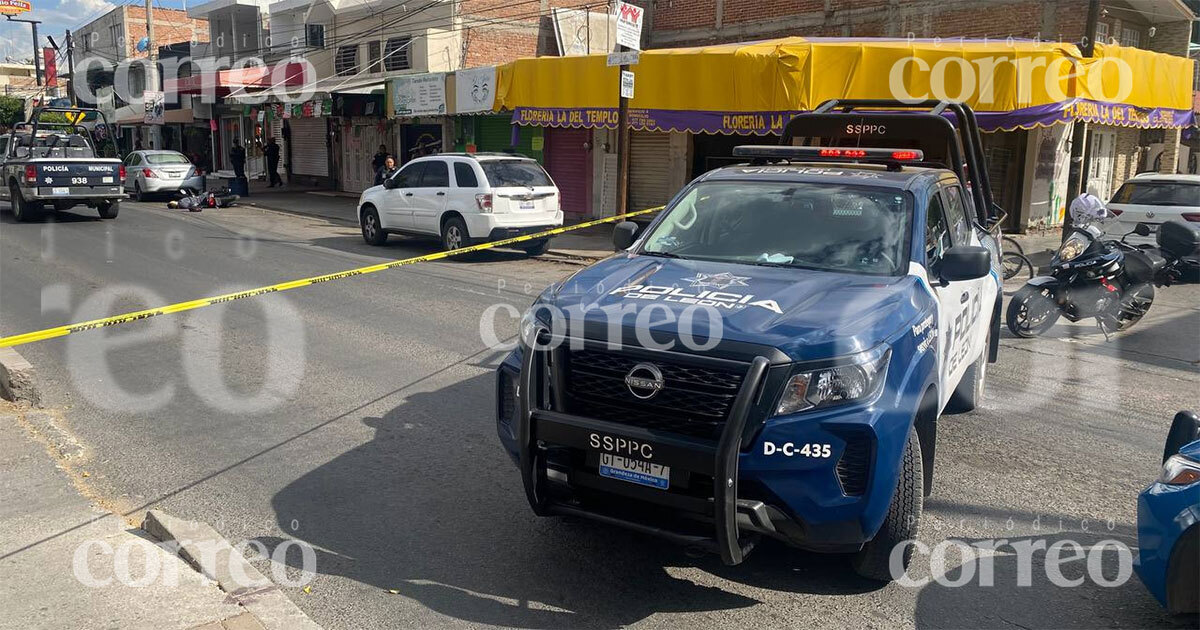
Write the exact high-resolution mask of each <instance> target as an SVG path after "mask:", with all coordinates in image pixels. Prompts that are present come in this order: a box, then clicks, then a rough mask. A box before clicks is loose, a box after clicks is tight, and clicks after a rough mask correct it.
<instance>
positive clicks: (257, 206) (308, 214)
mask: <svg viewBox="0 0 1200 630" xmlns="http://www.w3.org/2000/svg"><path fill="white" fill-rule="evenodd" d="M238 205H241V206H245V207H248V208H254V209H255V210H267V211H270V212H278V213H280V214H286V215H289V216H293V217H304V218H306V219H321V220H324V221H329V222H331V223H341V224H344V225H348V226H352V227H358V222H356V221H351V220H350V219H346V218H344V217H333V216H329V215H325V214H313V213H311V212H301V211H300V210H289V209H287V208H277V207H275V206H264V205H261V204H257V203H254V202H253V201H244V200H241V199H239V200H238Z"/></svg>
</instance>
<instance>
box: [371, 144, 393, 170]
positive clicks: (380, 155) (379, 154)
mask: <svg viewBox="0 0 1200 630" xmlns="http://www.w3.org/2000/svg"><path fill="white" fill-rule="evenodd" d="M388 155H390V154H389V153H388V150H387V145H386V144H381V145H379V151H376V152H375V157H373V158H371V172H373V173H376V174H378V173H379V169H381V168H383V163H384V162H386V161H387V159H388Z"/></svg>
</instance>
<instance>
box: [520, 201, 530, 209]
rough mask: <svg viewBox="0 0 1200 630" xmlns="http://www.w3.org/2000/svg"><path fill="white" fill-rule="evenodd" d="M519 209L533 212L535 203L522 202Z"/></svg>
mask: <svg viewBox="0 0 1200 630" xmlns="http://www.w3.org/2000/svg"><path fill="white" fill-rule="evenodd" d="M517 208H518V209H520V210H533V202H532V201H522V202H521V203H520V204H519V205H518V206H517Z"/></svg>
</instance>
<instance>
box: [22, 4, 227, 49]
mask: <svg viewBox="0 0 1200 630" xmlns="http://www.w3.org/2000/svg"><path fill="white" fill-rule="evenodd" d="M31 1H32V3H33V10H32V11H30V12H28V13H25V14H22V15H17V16H13V17H17V18H21V19H27V20H41V21H42V23H41V24H39V25H38V37H39V38H41V42H40V45H41V46H49V45H50V43H49V42H48V41H46V35H50V36H51V37H53V38H54V41H56V42H58V43H59V45H61V44H62V41H63V39H62V37H63V32H64V31H65V30H66V29H71V30H75V29H77V28H79V27H80V26H83V25H84V24H87V23H88V22H91V21H92V20H94V19H96V18H98V17H100V16H101V15H104V14H105V13H107V12H108V11H111V10H113V9H115V8H117V6H118V5H119V4H124V3H125V2H127V1H128V2H129V3H131V4H133V3H136V4H144V3H145V2H144V0H115V2H112V1H109V0H31ZM204 1H205V0H193V1H192V3H191V4H193V5H197V4H200V3H201V2H204ZM154 6H155V7H156V8H157V7H163V8H167V9H180V8H183V7H184V6H185V2H184V0H154ZM32 55H33V35H32V34H31V33H30V25H29V24H25V23H22V22H8V21H6V20H0V59H3V60H7V59H12V60H13V61H27V60H28V59H30V58H31V57H32Z"/></svg>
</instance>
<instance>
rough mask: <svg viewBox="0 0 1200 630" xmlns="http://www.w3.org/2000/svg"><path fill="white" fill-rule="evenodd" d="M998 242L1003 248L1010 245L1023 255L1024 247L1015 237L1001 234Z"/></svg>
mask: <svg viewBox="0 0 1200 630" xmlns="http://www.w3.org/2000/svg"><path fill="white" fill-rule="evenodd" d="M1000 243H1001V246H1002V247H1003V248H1004V249H1008V248H1010V247H1011V248H1012V249H1014V250H1016V252H1017V253H1018V254H1020V255H1022V256H1024V255H1025V248H1024V247H1021V244H1020V243H1018V242H1017V239H1015V238H1012V237H1011V236H1001V237H1000Z"/></svg>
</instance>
